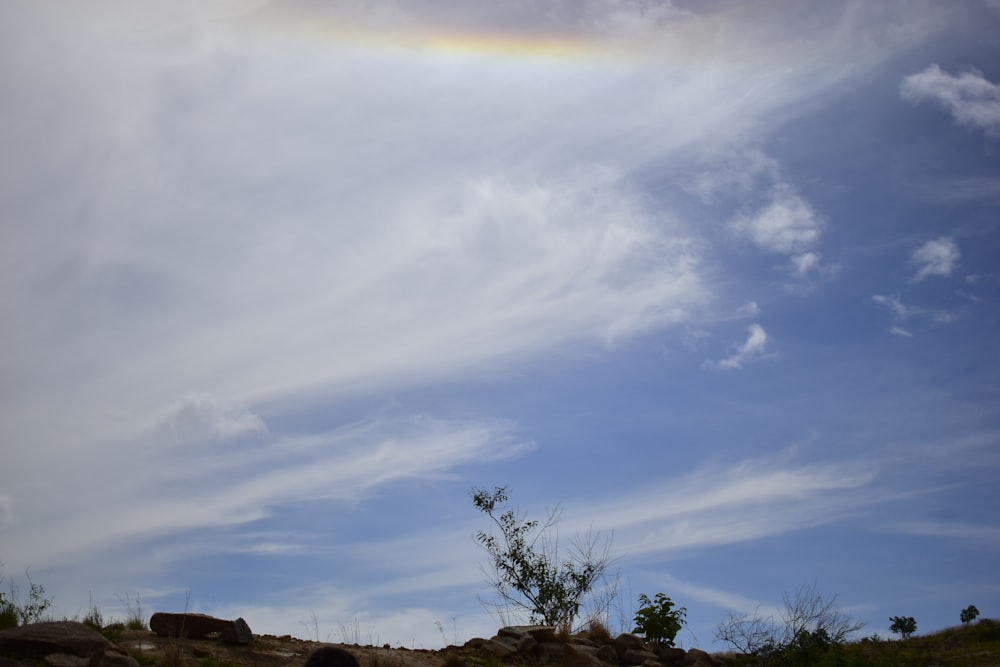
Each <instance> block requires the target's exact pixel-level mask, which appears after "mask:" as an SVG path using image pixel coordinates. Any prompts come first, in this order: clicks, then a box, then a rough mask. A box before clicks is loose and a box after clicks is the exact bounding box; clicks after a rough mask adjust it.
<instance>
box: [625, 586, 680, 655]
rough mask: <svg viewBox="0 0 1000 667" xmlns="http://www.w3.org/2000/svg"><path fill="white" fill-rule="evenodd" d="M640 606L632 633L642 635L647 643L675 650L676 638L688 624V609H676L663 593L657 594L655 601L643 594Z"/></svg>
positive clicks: (654, 597)
mask: <svg viewBox="0 0 1000 667" xmlns="http://www.w3.org/2000/svg"><path fill="white" fill-rule="evenodd" d="M639 604H640V605H641V606H640V607H639V610H638V611H637V612H636V613H635V629H634V630H632V632H634V633H636V634H640V635H642V636H643V637H645V638H646V641H649V642H653V643H654V644H656V645H657V646H666V647H669V648H673V646H674V638H676V637H677V633H678V632H680V630H681V627H682V626H683V625H684V624H685V623H686V622H687V621H686V619H685V617H686V616H687V609H685V608H684V607H678V608H676V609H674V601H673V600H671V599H670V598H668V597H667V596H666V595H664V594H663V593H657V594H656V595H655V596H653V600H650V599H649V598H648V597H646V594H645V593H643V594H642V595H640V596H639Z"/></svg>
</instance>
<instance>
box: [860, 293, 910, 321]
mask: <svg viewBox="0 0 1000 667" xmlns="http://www.w3.org/2000/svg"><path fill="white" fill-rule="evenodd" d="M872 301H873V302H875V303H877V304H879V305H880V306H884V307H885V308H887V309H888V310H889V312H891V313H892V315H893V317H894V318H895V319H897V320H905V319H908V318H910V317H912V316H913V315H915V314H917V313H919V312H922V311H920V310H919V309H914V308H912V307H910V306H907V305H906V304H904V303H903V302H902V300H901V299H900V298H899V295H896V296H885V295H882V294H876V295H875V296H873V297H872Z"/></svg>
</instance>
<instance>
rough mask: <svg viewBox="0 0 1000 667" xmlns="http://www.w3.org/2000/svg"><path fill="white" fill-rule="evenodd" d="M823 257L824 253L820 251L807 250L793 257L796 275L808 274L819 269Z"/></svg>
mask: <svg viewBox="0 0 1000 667" xmlns="http://www.w3.org/2000/svg"><path fill="white" fill-rule="evenodd" d="M821 258H822V255H820V254H819V253H818V252H806V253H802V254H801V255H796V256H794V257H792V259H791V262H792V268H793V270H794V272H795V274H796V275H798V276H802V277H804V276H807V275H809V273H811V272H813V271H816V270H818V269H819V266H820V259H821Z"/></svg>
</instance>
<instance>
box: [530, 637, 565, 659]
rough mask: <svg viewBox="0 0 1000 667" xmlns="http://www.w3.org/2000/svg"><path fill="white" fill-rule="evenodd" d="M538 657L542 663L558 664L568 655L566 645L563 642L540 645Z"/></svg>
mask: <svg viewBox="0 0 1000 667" xmlns="http://www.w3.org/2000/svg"><path fill="white" fill-rule="evenodd" d="M537 655H538V657H539V658H540V660H541V661H542V662H546V663H556V664H558V663H559V661H560V660H562V659H563V656H564V655H566V645H565V644H563V643H562V642H544V643H542V644H539V645H538V649H537Z"/></svg>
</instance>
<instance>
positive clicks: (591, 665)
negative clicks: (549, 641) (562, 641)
mask: <svg viewBox="0 0 1000 667" xmlns="http://www.w3.org/2000/svg"><path fill="white" fill-rule="evenodd" d="M562 664H563V665H566V666H567V667H603V665H604V662H603V661H602V660H601V659H600V658H599V657H598V655H597V649H596V648H594V647H593V646H587V645H585V644H578V643H571V644H566V646H565V649H564V652H563V660H562Z"/></svg>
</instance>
